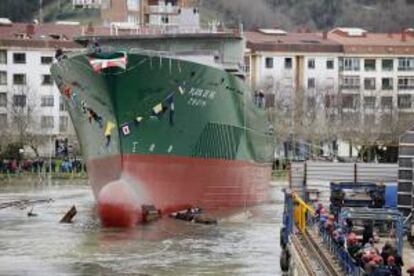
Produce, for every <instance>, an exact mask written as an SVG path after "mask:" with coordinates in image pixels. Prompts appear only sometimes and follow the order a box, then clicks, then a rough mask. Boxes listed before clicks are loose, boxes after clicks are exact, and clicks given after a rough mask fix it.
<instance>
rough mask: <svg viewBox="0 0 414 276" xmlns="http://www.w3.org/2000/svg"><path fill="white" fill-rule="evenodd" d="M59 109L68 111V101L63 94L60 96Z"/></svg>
mask: <svg viewBox="0 0 414 276" xmlns="http://www.w3.org/2000/svg"><path fill="white" fill-rule="evenodd" d="M59 110H60V111H67V110H68V109H67V107H66V103H65V100H64V99H63V97H62V96H60V97H59Z"/></svg>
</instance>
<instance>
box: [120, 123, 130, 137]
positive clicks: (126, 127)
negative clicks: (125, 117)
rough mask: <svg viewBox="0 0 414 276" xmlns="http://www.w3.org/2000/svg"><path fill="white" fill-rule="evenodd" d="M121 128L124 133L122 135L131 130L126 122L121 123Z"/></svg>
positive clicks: (127, 133)
mask: <svg viewBox="0 0 414 276" xmlns="http://www.w3.org/2000/svg"><path fill="white" fill-rule="evenodd" d="M121 130H122V134H124V136H128V135H130V134H131V130H130V128H129V125H128V124H123V125H122V126H121Z"/></svg>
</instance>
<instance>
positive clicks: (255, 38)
mask: <svg viewBox="0 0 414 276" xmlns="http://www.w3.org/2000/svg"><path fill="white" fill-rule="evenodd" d="M245 35H246V39H247V47H248V48H250V49H252V50H259V51H270V52H272V51H276V52H324V53H326V52H341V50H342V48H341V45H340V44H339V43H337V42H335V41H332V40H328V39H324V38H323V35H322V34H321V33H286V34H282V35H275V34H266V33H262V32H260V31H256V32H246V33H245Z"/></svg>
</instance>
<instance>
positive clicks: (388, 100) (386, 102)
mask: <svg viewBox="0 0 414 276" xmlns="http://www.w3.org/2000/svg"><path fill="white" fill-rule="evenodd" d="M381 107H382V108H386V109H391V108H392V97H381Z"/></svg>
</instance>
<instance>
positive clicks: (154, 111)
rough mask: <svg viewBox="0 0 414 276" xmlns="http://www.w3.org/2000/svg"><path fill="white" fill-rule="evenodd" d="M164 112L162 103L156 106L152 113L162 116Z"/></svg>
mask: <svg viewBox="0 0 414 276" xmlns="http://www.w3.org/2000/svg"><path fill="white" fill-rule="evenodd" d="M162 111H163V107H162V103H159V104H157V105H156V106H154V108H153V109H152V113H153V114H154V115H160V114H161V113H162Z"/></svg>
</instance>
